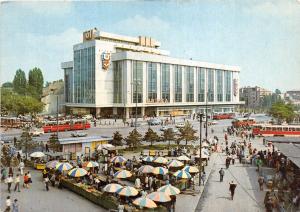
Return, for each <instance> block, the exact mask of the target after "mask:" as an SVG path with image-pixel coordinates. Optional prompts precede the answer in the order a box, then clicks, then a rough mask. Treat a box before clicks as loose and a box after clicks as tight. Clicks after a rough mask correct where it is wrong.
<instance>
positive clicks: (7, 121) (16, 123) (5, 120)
mask: <svg viewBox="0 0 300 212" xmlns="http://www.w3.org/2000/svg"><path fill="white" fill-rule="evenodd" d="M0 119H1V127H5V128H20V127H22V122H21V119H19V118H17V117H1V118H0Z"/></svg>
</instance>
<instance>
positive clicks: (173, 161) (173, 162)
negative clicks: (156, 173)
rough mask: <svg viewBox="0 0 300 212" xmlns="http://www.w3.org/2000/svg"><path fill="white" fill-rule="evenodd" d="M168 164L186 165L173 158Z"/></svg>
mask: <svg viewBox="0 0 300 212" xmlns="http://www.w3.org/2000/svg"><path fill="white" fill-rule="evenodd" d="M168 166H169V167H181V166H184V164H183V163H182V162H180V161H178V160H171V161H170V162H169V163H168Z"/></svg>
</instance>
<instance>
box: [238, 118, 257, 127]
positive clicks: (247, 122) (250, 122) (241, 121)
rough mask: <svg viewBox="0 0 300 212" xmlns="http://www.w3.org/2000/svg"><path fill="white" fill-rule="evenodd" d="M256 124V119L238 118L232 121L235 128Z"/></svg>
mask: <svg viewBox="0 0 300 212" xmlns="http://www.w3.org/2000/svg"><path fill="white" fill-rule="evenodd" d="M253 124H255V119H254V118H236V119H234V120H233V121H232V125H233V126H234V127H248V126H252V125H253Z"/></svg>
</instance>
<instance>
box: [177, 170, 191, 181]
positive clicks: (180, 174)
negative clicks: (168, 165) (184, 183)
mask: <svg viewBox="0 0 300 212" xmlns="http://www.w3.org/2000/svg"><path fill="white" fill-rule="evenodd" d="M173 175H174V176H175V177H176V178H182V179H189V178H191V177H192V176H191V174H190V173H188V172H187V171H183V170H179V171H177V172H175V173H174V174H173Z"/></svg>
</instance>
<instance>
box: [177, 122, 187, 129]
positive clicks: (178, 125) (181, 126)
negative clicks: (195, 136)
mask: <svg viewBox="0 0 300 212" xmlns="http://www.w3.org/2000/svg"><path fill="white" fill-rule="evenodd" d="M184 126H185V123H178V124H176V125H175V127H177V128H183V127H184Z"/></svg>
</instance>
